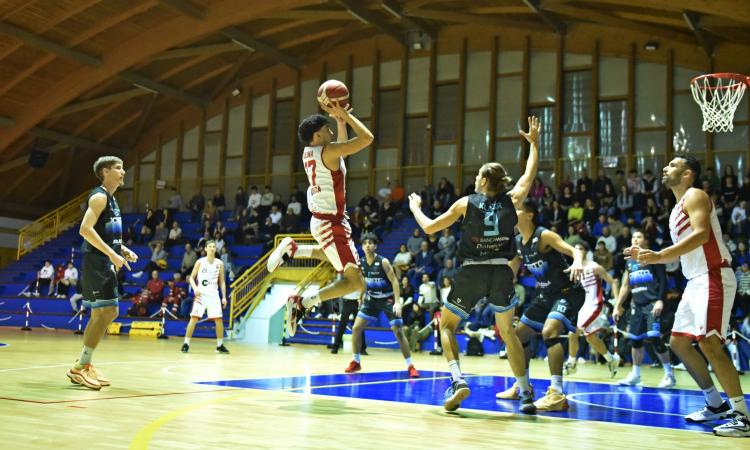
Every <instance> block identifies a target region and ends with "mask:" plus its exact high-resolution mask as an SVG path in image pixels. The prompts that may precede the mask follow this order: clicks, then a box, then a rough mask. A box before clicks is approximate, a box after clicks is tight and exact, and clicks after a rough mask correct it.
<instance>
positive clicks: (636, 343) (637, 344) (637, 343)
mask: <svg viewBox="0 0 750 450" xmlns="http://www.w3.org/2000/svg"><path fill="white" fill-rule="evenodd" d="M631 346H632V347H633V348H641V347H643V341H642V340H640V339H638V340H637V341H633V343H632V344H631Z"/></svg>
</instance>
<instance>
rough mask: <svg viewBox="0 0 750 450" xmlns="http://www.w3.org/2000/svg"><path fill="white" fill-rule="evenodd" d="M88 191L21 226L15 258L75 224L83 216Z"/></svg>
mask: <svg viewBox="0 0 750 450" xmlns="http://www.w3.org/2000/svg"><path fill="white" fill-rule="evenodd" d="M88 195H89V193H88V192H84V193H82V194H81V195H79V196H77V197H75V198H74V199H72V200H70V201H69V202H67V203H65V204H64V205H62V206H60V207H58V208H57V209H55V210H53V211H50V212H48V213H47V214H45V215H44V216H42V217H40V218H38V219H37V220H35V221H34V222H32V223H30V224H28V225H26V226H25V227H23V228H21V230H20V231H19V233H18V252H17V254H16V258H17V259H20V258H21V256H23V255H25V254H27V253H30V252H32V251H33V250H34V249H36V248H37V247H39V246H40V245H42V244H44V243H45V242H47V241H49V240H50V239H54V238H56V237H57V236H59V235H60V233H62V232H63V231H65V230H67V229H68V228H70V227H71V226H73V225H75V224H77V223H78V222H80V221H81V219H82V218H83V212H84V211H85V208H82V207H81V205H82V204H84V203H85V202H86V198H87V197H88Z"/></svg>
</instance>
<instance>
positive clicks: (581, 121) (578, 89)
mask: <svg viewBox="0 0 750 450" xmlns="http://www.w3.org/2000/svg"><path fill="white" fill-rule="evenodd" d="M563 83H564V88H565V90H564V93H563V98H564V100H565V101H564V102H563V131H564V132H565V133H582V132H588V131H591V71H590V70H586V71H580V72H567V73H565V74H564V76H563Z"/></svg>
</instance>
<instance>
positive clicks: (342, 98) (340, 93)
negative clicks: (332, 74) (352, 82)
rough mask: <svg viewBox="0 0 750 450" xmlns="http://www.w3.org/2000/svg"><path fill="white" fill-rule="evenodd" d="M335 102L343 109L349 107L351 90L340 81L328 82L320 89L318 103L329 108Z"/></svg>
mask: <svg viewBox="0 0 750 450" xmlns="http://www.w3.org/2000/svg"><path fill="white" fill-rule="evenodd" d="M333 102H338V104H339V105H340V106H341V107H342V108H346V107H347V106H349V89H347V87H346V85H345V84H344V83H342V82H340V81H339V80H328V81H326V82H325V83H323V84H321V85H320V87H319V88H318V103H320V104H321V105H325V106H329V105H332V104H333Z"/></svg>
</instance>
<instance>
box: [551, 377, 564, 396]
mask: <svg viewBox="0 0 750 450" xmlns="http://www.w3.org/2000/svg"><path fill="white" fill-rule="evenodd" d="M550 381H551V382H552V384H550V387H551V388H552V389H554V390H556V391H557V392H559V393H561V394H562V392H563V387H562V381H563V377H562V375H552V377H551V379H550Z"/></svg>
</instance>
